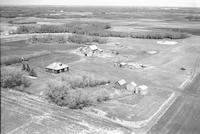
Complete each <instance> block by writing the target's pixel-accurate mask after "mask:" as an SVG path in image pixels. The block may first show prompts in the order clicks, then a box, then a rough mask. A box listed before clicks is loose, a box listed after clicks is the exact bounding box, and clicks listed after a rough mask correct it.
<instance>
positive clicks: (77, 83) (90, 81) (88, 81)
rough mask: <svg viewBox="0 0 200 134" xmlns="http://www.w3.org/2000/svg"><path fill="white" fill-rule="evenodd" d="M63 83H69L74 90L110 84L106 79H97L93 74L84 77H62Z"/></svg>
mask: <svg viewBox="0 0 200 134" xmlns="http://www.w3.org/2000/svg"><path fill="white" fill-rule="evenodd" d="M61 81H63V82H65V83H68V84H69V85H70V88H72V89H76V88H86V87H95V86H99V85H105V84H107V83H109V82H110V81H109V80H107V79H105V78H97V77H96V78H95V77H94V76H93V75H91V74H86V75H82V76H62V77H61Z"/></svg>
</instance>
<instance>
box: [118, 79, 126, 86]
mask: <svg viewBox="0 0 200 134" xmlns="http://www.w3.org/2000/svg"><path fill="white" fill-rule="evenodd" d="M117 83H119V85H124V84H126V81H125V80H124V79H121V80H119V81H117Z"/></svg>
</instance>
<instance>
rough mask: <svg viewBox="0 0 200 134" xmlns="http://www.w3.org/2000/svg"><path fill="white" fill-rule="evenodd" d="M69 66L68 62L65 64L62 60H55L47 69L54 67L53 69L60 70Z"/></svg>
mask: <svg viewBox="0 0 200 134" xmlns="http://www.w3.org/2000/svg"><path fill="white" fill-rule="evenodd" d="M67 67H69V66H68V65H66V64H63V63H61V62H54V63H52V64H50V65H48V66H46V68H47V69H53V70H60V69H64V68H67Z"/></svg>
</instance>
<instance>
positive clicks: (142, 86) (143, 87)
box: [138, 85, 148, 90]
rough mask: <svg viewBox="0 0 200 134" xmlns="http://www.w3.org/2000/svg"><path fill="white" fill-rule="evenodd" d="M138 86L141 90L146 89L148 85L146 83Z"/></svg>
mask: <svg viewBox="0 0 200 134" xmlns="http://www.w3.org/2000/svg"><path fill="white" fill-rule="evenodd" d="M138 88H140V89H142V90H146V89H148V87H147V86H146V85H140V86H139V87H138Z"/></svg>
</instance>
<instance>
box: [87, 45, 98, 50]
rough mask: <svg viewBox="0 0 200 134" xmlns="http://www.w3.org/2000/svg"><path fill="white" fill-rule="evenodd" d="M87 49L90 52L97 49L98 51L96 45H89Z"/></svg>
mask: <svg viewBox="0 0 200 134" xmlns="http://www.w3.org/2000/svg"><path fill="white" fill-rule="evenodd" d="M89 48H90V49H91V50H97V49H98V47H97V46H96V45H90V46H89Z"/></svg>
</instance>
